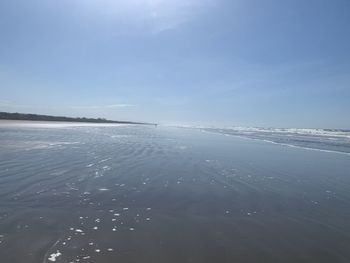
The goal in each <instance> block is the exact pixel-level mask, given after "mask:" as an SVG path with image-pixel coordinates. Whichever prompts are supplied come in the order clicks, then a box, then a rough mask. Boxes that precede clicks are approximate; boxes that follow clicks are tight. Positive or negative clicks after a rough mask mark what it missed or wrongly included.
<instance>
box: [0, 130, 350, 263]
mask: <svg viewBox="0 0 350 263" xmlns="http://www.w3.org/2000/svg"><path fill="white" fill-rule="evenodd" d="M349 171H350V157H349V156H347V155H341V154H336V153H327V152H317V151H307V150H303V149H298V148H290V147H285V146H282V145H275V144H269V143H266V142H259V141H256V140H255V141H254V140H247V139H242V138H237V137H233V136H223V135H219V134H209V133H205V132H201V131H198V130H188V129H176V128H162V127H158V128H153V127H144V126H132V125H128V126H123V125H118V126H115V127H92V126H86V127H67V126H65V127H55V129H48V128H47V127H45V126H44V127H20V128H19V127H14V126H11V127H9V126H6V127H5V126H2V127H0V208H1V209H0V257H1V262H9V263H10V262H11V263H24V262H25V263H38V262H90V263H91V262H98V263H109V262H125V263H128V262H130V263H134V262H135V263H136V262H149V263H151V262H152V263H158V262H159V263H160V262H170V263H171V262H201V263H203V262H204V263H205V262H243V263H251V262H287V263H288V262H293V263H294V262H308V263H310V262H311V263H312V262H317V263H319V262H327V263H328V262H350V250H349V246H350V209H349V208H350V206H349V205H350V189H349V185H350V175H349Z"/></svg>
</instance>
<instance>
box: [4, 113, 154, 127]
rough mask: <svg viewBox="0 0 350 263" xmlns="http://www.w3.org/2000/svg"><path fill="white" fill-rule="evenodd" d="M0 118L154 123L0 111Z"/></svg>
mask: <svg viewBox="0 0 350 263" xmlns="http://www.w3.org/2000/svg"><path fill="white" fill-rule="evenodd" d="M0 120H12V121H45V122H47V121H49V122H74V123H76V122H78V123H101V124H106V123H107V124H108V123H109V124H141V125H155V123H146V122H133V121H114V120H107V119H103V118H86V117H76V118H73V117H65V116H51V115H40V114H27V113H17V112H16V113H10V112H0Z"/></svg>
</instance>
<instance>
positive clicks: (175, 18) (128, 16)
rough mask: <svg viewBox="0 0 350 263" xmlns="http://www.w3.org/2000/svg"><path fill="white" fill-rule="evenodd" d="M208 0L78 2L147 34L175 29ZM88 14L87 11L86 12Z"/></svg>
mask: <svg viewBox="0 0 350 263" xmlns="http://www.w3.org/2000/svg"><path fill="white" fill-rule="evenodd" d="M212 3H213V1H211V0H176V1H174V0H173V1H169V0H120V1H115V0H99V1H95V0H84V1H82V0H81V1H80V4H81V5H83V6H85V7H87V8H88V9H91V10H93V12H94V13H95V14H97V15H101V17H103V19H111V20H116V21H119V22H120V20H122V21H123V22H124V23H126V24H128V31H129V33H132V32H130V29H132V28H133V27H136V28H140V26H141V27H142V28H143V29H145V28H146V29H147V28H148V30H149V31H150V32H151V33H154V34H156V33H160V32H162V31H166V30H171V29H175V28H177V27H179V26H181V25H183V24H184V23H186V22H188V21H190V20H192V19H193V18H195V17H196V14H198V12H199V10H201V8H202V7H205V6H208V5H209V4H212ZM89 14H91V11H89Z"/></svg>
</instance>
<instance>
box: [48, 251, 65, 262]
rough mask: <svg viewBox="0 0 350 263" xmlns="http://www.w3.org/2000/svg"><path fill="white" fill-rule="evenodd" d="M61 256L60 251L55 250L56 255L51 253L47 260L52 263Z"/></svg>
mask: <svg viewBox="0 0 350 263" xmlns="http://www.w3.org/2000/svg"><path fill="white" fill-rule="evenodd" d="M61 255H62V253H60V251H59V250H57V252H56V253H52V254H51V255H50V257H49V258H48V260H50V261H53V262H54V261H56V258H58V257H59V256H61Z"/></svg>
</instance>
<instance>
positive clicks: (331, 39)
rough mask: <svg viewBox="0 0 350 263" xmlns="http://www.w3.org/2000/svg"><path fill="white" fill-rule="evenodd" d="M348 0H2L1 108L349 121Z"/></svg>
mask: <svg viewBox="0 0 350 263" xmlns="http://www.w3.org/2000/svg"><path fill="white" fill-rule="evenodd" d="M349 14H350V1H348V0H283V1H281V0H264V1H261V0H216V1H214V0H187V1H185V0H60V1H54V0H22V1H19V0H0V111H9V112H23V113H38V114H50V115H64V116H72V117H75V116H85V117H103V118H108V119H113V120H131V121H148V122H157V123H161V124H186V125H192V124H193V125H215V126H228V125H234V126H263V127H305V128H346V129H349V128H350V117H349V116H350V15H349Z"/></svg>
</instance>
